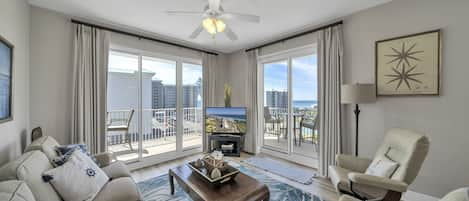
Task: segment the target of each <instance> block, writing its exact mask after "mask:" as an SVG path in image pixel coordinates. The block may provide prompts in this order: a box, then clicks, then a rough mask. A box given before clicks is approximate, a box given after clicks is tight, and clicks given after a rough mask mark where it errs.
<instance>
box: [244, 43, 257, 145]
mask: <svg viewBox="0 0 469 201" xmlns="http://www.w3.org/2000/svg"><path fill="white" fill-rule="evenodd" d="M246 54H247V58H248V76H247V79H246V82H247V83H246V108H247V118H248V122H247V123H248V127H247V133H246V135H245V138H244V151H246V152H249V153H256V152H257V149H256V148H257V133H258V130H257V129H258V124H257V123H258V119H257V118H258V116H257V115H258V113H257V111H258V110H257V104H258V103H257V54H258V53H257V50H252V51H249V52H247V53H246Z"/></svg>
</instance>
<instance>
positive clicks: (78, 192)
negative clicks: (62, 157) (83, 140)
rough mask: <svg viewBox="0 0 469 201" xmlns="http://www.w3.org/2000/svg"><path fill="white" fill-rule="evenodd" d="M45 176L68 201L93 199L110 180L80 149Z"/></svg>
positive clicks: (45, 173)
mask: <svg viewBox="0 0 469 201" xmlns="http://www.w3.org/2000/svg"><path fill="white" fill-rule="evenodd" d="M43 178H44V179H45V180H48V181H49V182H50V183H51V184H52V185H53V186H54V188H55V190H57V192H58V193H59V194H60V195H61V196H62V198H63V199H64V200H66V201H83V200H92V199H93V198H94V197H95V196H96V194H98V192H99V191H100V190H101V188H102V187H103V186H104V185H105V184H106V183H107V182H108V180H109V178H108V177H107V175H106V173H104V172H103V171H102V170H101V169H100V168H99V167H98V166H97V165H96V163H94V162H93V161H92V160H91V158H90V157H89V156H87V155H86V154H85V153H83V152H81V151H80V150H78V149H76V150H74V151H73V153H72V154H71V156H70V158H69V160H68V161H67V162H65V164H63V165H61V166H59V167H57V168H54V169H51V170H48V171H46V172H44V174H43ZM71 178H73V179H71Z"/></svg>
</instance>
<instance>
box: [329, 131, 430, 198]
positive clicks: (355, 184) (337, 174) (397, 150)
mask: <svg viewBox="0 0 469 201" xmlns="http://www.w3.org/2000/svg"><path fill="white" fill-rule="evenodd" d="M428 149H429V141H428V138H427V137H426V136H424V135H422V134H420V133H416V132H414V131H410V130H405V129H391V130H389V131H388V132H387V134H386V137H385V139H384V142H383V144H382V145H381V146H380V147H379V149H378V151H377V153H376V155H375V157H376V158H378V157H387V158H389V159H391V160H393V161H395V162H397V163H398V164H399V166H398V168H397V169H396V170H395V172H394V173H393V174H392V175H391V177H390V178H386V177H378V176H373V175H367V174H364V173H365V171H366V169H367V168H368V166H369V165H370V163H371V161H372V160H370V159H366V158H359V157H354V156H350V155H342V154H340V155H337V156H336V163H337V165H336V166H329V172H330V178H331V181H332V184H333V185H334V187H335V188H336V190H337V191H338V192H340V193H341V194H348V195H351V196H353V197H355V198H358V199H359V200H371V199H373V200H385V201H399V200H400V198H401V196H402V193H403V192H406V191H407V188H408V185H410V184H411V183H412V182H413V181H414V179H415V177H416V176H417V174H418V172H419V171H420V167H421V166H422V163H423V161H424V160H425V157H426V155H427V153H428Z"/></svg>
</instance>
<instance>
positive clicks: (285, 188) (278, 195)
mask: <svg viewBox="0 0 469 201" xmlns="http://www.w3.org/2000/svg"><path fill="white" fill-rule="evenodd" d="M239 169H240V170H241V172H243V173H244V174H247V175H249V176H251V177H254V178H256V179H257V180H258V181H260V182H262V183H265V184H266V185H267V186H268V187H269V190H270V200H271V201H321V199H320V198H319V197H317V196H315V195H312V194H310V193H307V192H304V191H302V190H300V189H298V188H295V187H293V186H290V185H288V184H285V183H282V182H280V181H277V180H275V179H273V178H271V177H269V176H267V175H265V174H262V173H261V172H259V171H256V170H252V169H248V168H246V167H244V166H240V167H239ZM138 188H139V189H140V192H141V193H142V195H143V200H144V201H168V200H174V201H190V200H191V198H190V197H189V196H188V195H187V194H186V193H185V192H184V191H183V190H182V189H181V188H180V187H179V186H178V185H177V182H175V193H174V195H171V194H170V192H169V179H168V175H167V174H164V175H161V176H158V177H155V178H152V179H149V180H146V181H143V182H139V183H138Z"/></svg>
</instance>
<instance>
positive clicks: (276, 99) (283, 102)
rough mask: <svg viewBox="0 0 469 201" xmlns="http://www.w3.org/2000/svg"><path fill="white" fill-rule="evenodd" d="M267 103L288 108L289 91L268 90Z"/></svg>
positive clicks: (271, 105) (266, 94)
mask: <svg viewBox="0 0 469 201" xmlns="http://www.w3.org/2000/svg"><path fill="white" fill-rule="evenodd" d="M265 100H266V105H267V106H269V107H277V108H287V107H288V92H286V91H276V90H272V91H266V93H265Z"/></svg>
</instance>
